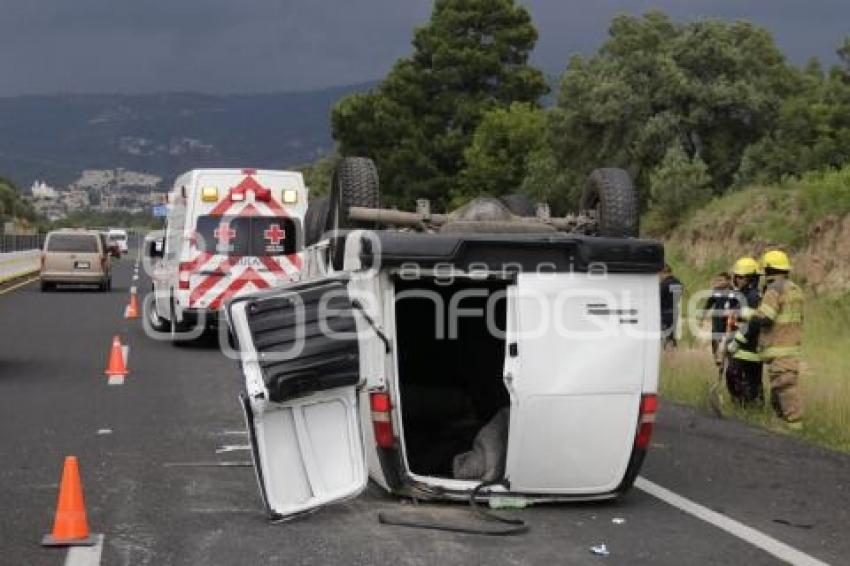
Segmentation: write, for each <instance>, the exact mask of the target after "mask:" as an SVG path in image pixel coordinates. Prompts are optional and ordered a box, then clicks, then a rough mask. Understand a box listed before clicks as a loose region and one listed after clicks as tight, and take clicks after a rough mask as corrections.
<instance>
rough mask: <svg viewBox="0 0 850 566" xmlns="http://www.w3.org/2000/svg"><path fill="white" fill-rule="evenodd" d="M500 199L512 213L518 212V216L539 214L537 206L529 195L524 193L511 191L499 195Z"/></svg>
mask: <svg viewBox="0 0 850 566" xmlns="http://www.w3.org/2000/svg"><path fill="white" fill-rule="evenodd" d="M499 200H500V201H502V204H504V205H505V206H506V207H507V209H508V210H510V211H511V213H513V214H516V215H517V216H535V215H536V214H537V209H536V208H535V206H534V203H532V202H531V199H530V198H528V195H524V194H522V193H511V194H509V195H505V196H503V197H499Z"/></svg>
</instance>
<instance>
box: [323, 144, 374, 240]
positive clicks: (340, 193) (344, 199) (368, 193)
mask: <svg viewBox="0 0 850 566" xmlns="http://www.w3.org/2000/svg"><path fill="white" fill-rule="evenodd" d="M333 191H334V194H333V197H332V202H333V203H335V204H336V205H337V206H338V207H339V208H338V211H339V227H340V228H356V227H358V226H356V223H355V222H352V221H351V220H350V219H348V217H347V211H348V209H349V208H350V207H352V206H361V207H366V208H378V206H380V184H379V182H378V168H377V167H376V166H375V162H374V161H372V160H371V159H369V158H368V157H346V158H344V159H342V160H341V161H340V162H339V165H337V168H336V171H335V172H334V182H333Z"/></svg>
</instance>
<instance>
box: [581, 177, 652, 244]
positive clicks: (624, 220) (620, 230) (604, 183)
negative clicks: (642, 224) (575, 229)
mask: <svg viewBox="0 0 850 566" xmlns="http://www.w3.org/2000/svg"><path fill="white" fill-rule="evenodd" d="M581 208H582V210H588V211H595V212H596V220H597V226H598V227H597V234H598V235H600V236H612V237H618V238H629V237H636V236H637V235H638V229H639V210H638V199H637V192H636V191H635V186H634V184H633V183H632V179H631V177H629V174H628V173H626V172H625V171H624V170H622V169H616V168H613V167H609V168H605V169H596V170H595V171H593V172H592V173H591V174H590V176H589V177H588V178H587V185H586V186H585V189H584V195H583V196H582V201H581Z"/></svg>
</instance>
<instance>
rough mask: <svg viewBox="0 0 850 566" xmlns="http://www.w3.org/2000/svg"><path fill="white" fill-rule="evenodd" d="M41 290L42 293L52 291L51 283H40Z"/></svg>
mask: <svg viewBox="0 0 850 566" xmlns="http://www.w3.org/2000/svg"><path fill="white" fill-rule="evenodd" d="M41 290H42V291H43V292H47V291H52V290H53V283H49V282H47V281H42V282H41Z"/></svg>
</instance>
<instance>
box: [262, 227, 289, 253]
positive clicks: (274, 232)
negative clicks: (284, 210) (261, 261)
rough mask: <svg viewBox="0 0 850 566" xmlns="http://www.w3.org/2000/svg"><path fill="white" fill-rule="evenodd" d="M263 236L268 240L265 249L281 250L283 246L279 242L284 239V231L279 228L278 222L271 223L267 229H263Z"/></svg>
mask: <svg viewBox="0 0 850 566" xmlns="http://www.w3.org/2000/svg"><path fill="white" fill-rule="evenodd" d="M263 237H264V238H265V239H266V240H268V244H266V251H269V252H282V251H283V246H282V245H280V244H281V242H283V241H284V240H285V239H286V232H284V231H283V230H281V229H280V224H271V225H270V226H269V228H268V230H264V231H263Z"/></svg>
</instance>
